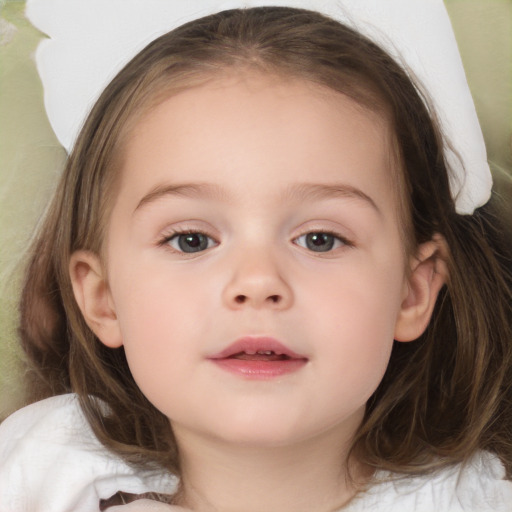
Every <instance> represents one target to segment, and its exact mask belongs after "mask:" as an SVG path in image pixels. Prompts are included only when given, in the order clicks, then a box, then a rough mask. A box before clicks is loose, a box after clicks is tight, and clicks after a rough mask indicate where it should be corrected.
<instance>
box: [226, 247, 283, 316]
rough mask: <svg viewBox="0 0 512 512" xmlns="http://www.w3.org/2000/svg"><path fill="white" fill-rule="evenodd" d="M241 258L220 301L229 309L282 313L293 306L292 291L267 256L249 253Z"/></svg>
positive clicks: (232, 271)
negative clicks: (267, 309) (277, 311)
mask: <svg viewBox="0 0 512 512" xmlns="http://www.w3.org/2000/svg"><path fill="white" fill-rule="evenodd" d="M247 252H249V251H246V255H245V256H244V255H241V258H240V260H239V263H238V264H235V265H234V266H233V267H232V270H231V276H230V280H229V282H228V283H227V285H226V286H225V288H224V290H223V301H224V303H225V304H226V305H227V306H228V307H229V308H231V309H243V308H247V307H252V308H255V309H262V308H269V309H275V310H284V309H287V308H289V307H290V306H291V305H292V303H293V292H292V290H291V288H290V286H289V285H288V283H287V282H286V281H285V279H284V278H283V276H282V275H281V273H280V272H279V269H278V268H277V265H276V263H275V262H274V261H273V259H272V257H271V255H269V254H268V253H267V254H262V252H258V253H255V252H252V254H251V256H249V257H248V256H247Z"/></svg>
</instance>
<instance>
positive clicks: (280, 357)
mask: <svg viewBox="0 0 512 512" xmlns="http://www.w3.org/2000/svg"><path fill="white" fill-rule="evenodd" d="M229 359H239V360H242V361H289V360H291V359H292V358H291V357H290V356H288V355H286V354H276V353H275V352H274V351H273V350H258V351H257V352H238V353H237V354H233V355H232V356H229Z"/></svg>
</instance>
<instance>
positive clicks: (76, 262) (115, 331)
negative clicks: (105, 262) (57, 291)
mask: <svg viewBox="0 0 512 512" xmlns="http://www.w3.org/2000/svg"><path fill="white" fill-rule="evenodd" d="M69 274H70V277H71V283H72V285H73V293H74V295H75V299H76V301H77V304H78V307H79V308H80V310H81V311H82V315H83V316H84V319H85V321H86V323H87V325H88V326H89V327H90V328H91V330H92V331H93V332H94V334H96V336H97V337H98V338H99V339H100V340H101V341H102V342H103V343H104V344H105V345H106V346H108V347H111V348H118V347H120V346H121V345H122V344H123V343H122V338H121V333H120V329H119V322H118V320H117V316H116V313H115V308H114V304H113V301H112V297H111V295H110V290H109V287H108V284H107V281H106V279H105V276H104V270H103V267H102V265H101V261H100V259H99V257H98V256H97V255H96V254H94V253H92V252H89V251H76V252H74V253H73V254H72V255H71V259H70V263H69Z"/></svg>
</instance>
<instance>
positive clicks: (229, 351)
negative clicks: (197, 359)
mask: <svg viewBox="0 0 512 512" xmlns="http://www.w3.org/2000/svg"><path fill="white" fill-rule="evenodd" d="M258 352H274V354H276V355H284V356H287V357H289V358H290V359H307V357H306V356H304V355H301V354H297V353H296V352H294V351H293V350H291V349H289V348H288V347H287V346H286V345H284V344H283V343H281V342H280V341H277V340H276V339H275V338H271V337H267V336H244V337H243V338H239V339H237V340H236V341H235V342H234V343H232V344H231V345H229V346H228V347H226V348H225V349H224V350H221V351H220V352H217V353H216V354H213V355H212V356H210V357H209V359H227V358H228V357H231V356H234V355H235V354H240V353H246V354H256V353H258Z"/></svg>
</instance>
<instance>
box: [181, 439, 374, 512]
mask: <svg viewBox="0 0 512 512" xmlns="http://www.w3.org/2000/svg"><path fill="white" fill-rule="evenodd" d="M176 434H177V439H178V444H179V447H180V458H181V467H182V492H181V495H180V497H179V503H178V504H179V505H182V506H185V507H188V508H190V509H192V510H194V512H240V511H242V510H243V511H244V512H262V511H265V512H288V511H293V512H311V510H315V511H326V512H327V511H335V510H338V509H340V508H341V507H342V506H343V505H345V504H346V503H347V502H348V501H350V499H351V498H352V497H353V496H354V495H355V494H356V492H357V490H358V489H359V488H361V487H362V486H363V485H364V483H365V482H366V481H367V480H368V478H369V476H370V473H369V472H368V469H367V468H364V467H362V465H360V464H359V463H357V462H355V460H353V458H349V453H348V452H349V444H348V443H347V442H345V441H341V440H340V439H339V436H336V435H335V433H332V434H330V435H325V434H324V435H322V436H321V437H320V438H318V439H310V440H308V441H307V442H303V443H299V444H294V445H293V446H279V447H272V448H261V447H251V446H232V445H229V444H227V443H226V444H223V443H219V441H218V440H212V439H204V438H195V439H194V436H193V434H192V435H191V434H190V433H187V439H183V438H182V439H181V440H180V437H181V436H180V434H179V431H178V432H176ZM180 441H181V442H180Z"/></svg>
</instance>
